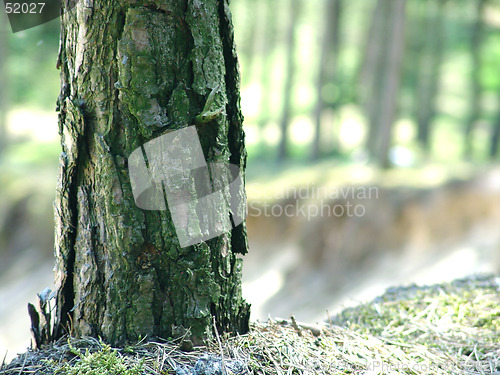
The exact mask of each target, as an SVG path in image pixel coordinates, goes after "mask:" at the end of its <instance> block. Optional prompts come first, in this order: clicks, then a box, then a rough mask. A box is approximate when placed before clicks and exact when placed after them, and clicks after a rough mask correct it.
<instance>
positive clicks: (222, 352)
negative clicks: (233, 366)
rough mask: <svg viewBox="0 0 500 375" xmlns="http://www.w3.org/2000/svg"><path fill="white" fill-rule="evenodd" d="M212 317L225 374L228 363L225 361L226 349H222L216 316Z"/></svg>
mask: <svg viewBox="0 0 500 375" xmlns="http://www.w3.org/2000/svg"><path fill="white" fill-rule="evenodd" d="M212 318H213V323H214V331H215V337H217V343H218V344H219V349H220V360H221V363H222V371H223V374H225V375H227V371H226V364H225V363H224V351H223V350H222V342H221V341H220V337H219V331H217V325H216V324H215V316H213V317H212Z"/></svg>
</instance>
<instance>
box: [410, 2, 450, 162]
mask: <svg viewBox="0 0 500 375" xmlns="http://www.w3.org/2000/svg"><path fill="white" fill-rule="evenodd" d="M445 1H446V0H437V1H436V0H430V1H427V4H426V5H427V12H426V13H427V22H426V24H425V27H424V29H425V30H426V32H425V34H426V35H425V42H424V46H425V47H424V50H423V51H422V56H421V57H420V67H419V68H420V69H419V70H420V71H419V80H418V85H417V87H418V88H417V90H418V92H417V102H418V110H417V113H416V117H417V124H418V132H417V139H418V141H419V143H420V144H421V145H422V147H423V149H424V151H425V153H426V155H427V156H429V154H430V152H431V149H430V148H431V140H432V137H431V135H432V122H433V119H434V117H435V115H436V107H437V96H438V92H439V80H440V76H441V74H440V70H441V65H442V62H443V53H444V43H445V41H444V38H445V36H444V31H445V30H444V25H443V12H444V6H445Z"/></svg>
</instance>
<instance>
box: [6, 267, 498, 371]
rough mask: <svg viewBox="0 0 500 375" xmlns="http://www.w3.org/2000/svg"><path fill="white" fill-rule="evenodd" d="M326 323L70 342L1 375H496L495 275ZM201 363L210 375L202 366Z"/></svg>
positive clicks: (408, 295) (389, 299)
mask: <svg viewBox="0 0 500 375" xmlns="http://www.w3.org/2000/svg"><path fill="white" fill-rule="evenodd" d="M330 323H333V324H326V323H324V324H322V325H321V326H309V325H306V324H301V323H297V322H295V320H294V319H291V320H285V321H277V320H269V321H267V322H255V323H253V324H252V326H251V331H250V333H248V334H247V335H243V336H237V337H222V338H219V337H217V338H216V339H214V340H213V341H212V342H210V343H209V344H208V345H207V346H206V347H199V348H195V350H193V351H191V352H183V351H181V350H180V349H179V348H180V345H181V341H182V338H181V339H179V340H172V341H160V342H139V343H137V344H135V345H132V346H128V347H126V348H122V349H116V350H113V349H111V348H110V347H109V346H107V345H105V344H103V343H102V342H100V341H98V340H96V339H92V338H85V339H73V338H71V339H66V340H60V341H58V342H56V343H54V344H53V345H52V346H51V347H48V348H46V349H44V350H43V351H36V352H33V351H29V352H27V353H24V354H21V355H20V356H19V357H17V358H16V359H15V360H14V361H13V362H12V363H11V364H10V365H8V366H4V367H3V373H4V374H6V375H7V374H9V375H10V374H33V373H37V374H56V373H60V374H114V373H121V374H124V373H125V371H127V374H131V375H132V374H179V375H180V374H191V373H192V369H193V368H194V367H195V366H196V364H197V363H198V365H197V366H198V367H197V368H198V370H199V371H198V372H196V373H197V374H279V375H281V374H283V375H285V374H500V279H498V278H495V277H493V276H489V277H486V276H484V277H473V278H469V279H464V280H458V281H455V282H453V283H450V284H441V285H435V286H430V287H414V286H413V287H407V288H395V289H392V290H389V291H388V292H387V293H386V294H384V296H382V297H379V298H377V299H376V300H374V301H372V302H370V303H367V304H364V305H361V306H358V307H356V308H350V309H346V310H344V311H343V312H342V313H341V314H339V315H338V316H336V317H333V318H332V319H331V321H330ZM200 358H201V359H200ZM85 361H87V362H86V363H87V364H86V366H87V367H84V366H83V363H84V362H85ZM203 361H205V362H203ZM202 362H203V363H208V362H211V363H212V364H213V366H212V370H207V369H205V370H200V369H201V367H203V366H200V363H202ZM89 363H90V364H91V365H92V366H94V365H95V368H94V369H92V370H90V367H89V366H90V365H89ZM106 363H108V365H109V363H112V364H113V366H114V367H113V368H115V369H116V368H117V366H118V365H119V366H121V367H120V368H121V369H122V370H120V371H121V372H113V371H112V370H109V368H106V367H105V364H106ZM72 369H73V370H72ZM123 369H126V370H123ZM71 371H73V372H71ZM91 371H94V372H91ZM210 371H212V372H210ZM0 372H1V371H0Z"/></svg>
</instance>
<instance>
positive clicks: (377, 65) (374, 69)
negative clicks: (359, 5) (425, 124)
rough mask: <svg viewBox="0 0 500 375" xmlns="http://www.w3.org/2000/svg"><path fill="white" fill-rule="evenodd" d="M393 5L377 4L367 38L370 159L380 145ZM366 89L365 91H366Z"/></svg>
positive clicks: (364, 72)
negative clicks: (384, 82)
mask: <svg viewBox="0 0 500 375" xmlns="http://www.w3.org/2000/svg"><path fill="white" fill-rule="evenodd" d="M390 11H391V4H390V3H389V1H388V0H378V1H377V4H376V8H375V11H374V13H373V19H372V24H371V27H370V30H371V31H373V34H370V35H369V37H368V43H369V46H368V47H367V49H366V52H365V62H364V67H363V68H362V69H361V94H360V96H361V97H362V98H364V100H363V103H364V105H365V108H366V109H365V110H366V114H367V117H368V124H369V126H368V136H367V138H366V148H367V150H368V154H369V156H370V159H375V158H376V157H377V150H378V147H379V145H380V121H379V120H380V118H381V115H382V114H381V110H382V107H381V100H382V99H381V95H382V93H383V80H384V75H385V74H387V69H386V67H387V60H388V58H389V57H388V56H389V43H387V42H386V40H387V38H388V37H389V35H390V33H391V29H390V26H391V18H390V17H391V13H390ZM365 89H366V91H364V90H365Z"/></svg>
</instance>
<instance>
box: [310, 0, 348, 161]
mask: <svg viewBox="0 0 500 375" xmlns="http://www.w3.org/2000/svg"><path fill="white" fill-rule="evenodd" d="M341 13H342V2H341V0H327V1H326V10H325V13H324V14H325V23H324V33H323V36H322V39H323V40H322V43H321V57H320V59H319V67H318V81H317V82H316V107H315V109H314V122H315V128H316V131H315V133H314V140H313V151H312V155H311V157H312V159H313V160H316V159H318V158H319V157H320V156H321V138H322V134H321V128H322V122H321V116H322V114H323V109H324V107H325V100H324V98H323V88H324V85H325V81H330V82H333V83H334V84H335V83H336V81H338V79H337V77H336V75H337V64H338V60H339V58H338V55H339V51H340V18H341ZM335 104H336V103H335Z"/></svg>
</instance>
